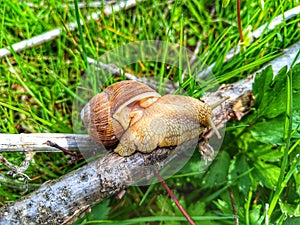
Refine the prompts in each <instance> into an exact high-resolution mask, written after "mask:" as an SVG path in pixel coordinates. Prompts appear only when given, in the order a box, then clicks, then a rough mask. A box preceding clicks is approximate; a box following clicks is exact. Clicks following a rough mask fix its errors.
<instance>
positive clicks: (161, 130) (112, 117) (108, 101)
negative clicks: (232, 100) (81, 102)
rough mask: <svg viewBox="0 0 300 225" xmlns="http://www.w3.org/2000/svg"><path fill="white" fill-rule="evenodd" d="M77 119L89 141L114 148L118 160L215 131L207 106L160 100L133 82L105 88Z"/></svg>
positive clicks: (174, 99)
mask: <svg viewBox="0 0 300 225" xmlns="http://www.w3.org/2000/svg"><path fill="white" fill-rule="evenodd" d="M81 117H82V119H83V122H84V124H85V125H86V126H87V128H88V132H89V135H90V137H91V139H92V140H93V141H95V142H98V143H102V144H104V145H105V146H107V147H111V146H116V145H117V147H116V148H115V150H114V151H115V152H116V153H118V154H119V155H120V156H129V155H132V154H133V153H134V152H135V151H140V152H143V153H150V152H152V151H153V150H155V149H156V148H157V147H168V146H176V145H179V144H181V143H183V142H185V141H187V140H190V139H192V138H194V137H197V136H199V135H201V134H202V133H203V132H204V131H205V130H206V129H207V128H208V127H213V128H215V127H214V125H213V124H212V117H213V113H212V110H211V108H210V107H209V106H208V105H207V104H205V103H203V102H201V101H199V100H197V99H195V98H192V97H187V96H182V95H165V96H160V95H159V94H158V93H157V92H155V91H154V90H153V89H151V88H150V87H148V86H146V85H144V84H141V83H139V82H136V81H121V82H118V83H115V84H113V85H111V86H109V87H108V88H106V89H105V90H104V91H103V92H101V93H100V94H98V95H96V96H95V97H93V98H92V99H91V100H90V102H89V103H88V104H87V105H86V106H85V107H84V108H83V110H82V112H81Z"/></svg>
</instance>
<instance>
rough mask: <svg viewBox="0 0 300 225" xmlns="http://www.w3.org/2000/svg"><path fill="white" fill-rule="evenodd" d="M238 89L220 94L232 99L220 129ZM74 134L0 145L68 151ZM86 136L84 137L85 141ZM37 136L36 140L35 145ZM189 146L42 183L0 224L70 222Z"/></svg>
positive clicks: (113, 160) (3, 214) (6, 210)
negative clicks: (50, 145) (51, 143)
mask: <svg viewBox="0 0 300 225" xmlns="http://www.w3.org/2000/svg"><path fill="white" fill-rule="evenodd" d="M248 83H249V82H248ZM248 89H251V88H250V87H249V88H248ZM237 90H239V89H238V87H236V86H235V85H231V86H228V88H227V92H226V93H225V92H223V91H222V94H220V95H218V96H219V99H222V98H224V97H225V96H224V95H225V94H226V96H231V97H232V98H231V103H227V104H226V105H225V107H222V109H221V110H220V109H219V110H218V111H216V112H215V114H216V118H217V119H218V120H219V123H218V124H219V126H222V124H224V123H225V122H226V121H227V120H228V119H229V118H230V117H229V116H228V115H229V114H231V115H234V114H232V112H234V109H233V106H234V101H235V100H236V97H235V96H241V95H243V92H240V91H238V93H235V92H236V91H237ZM245 90H246V89H245ZM215 99H216V98H214V99H212V100H209V101H208V102H207V103H208V104H213V103H215ZM246 105H250V104H248V103H247V104H246ZM219 108H220V107H219ZM43 135H44V137H43ZM75 136H77V135H61V136H60V135H58V134H36V135H34V134H33V135H32V136H31V135H24V134H22V135H20V137H19V138H17V136H11V137H12V138H9V135H8V136H6V140H10V144H8V145H6V146H5V147H3V146H4V145H3V143H2V150H3V149H10V148H11V147H13V148H14V150H17V149H20V148H21V147H22V145H23V146H29V148H30V149H35V147H34V146H35V145H34V143H35V144H36V151H38V150H43V151H44V150H46V148H47V146H43V143H44V142H45V141H46V140H47V139H52V140H54V139H55V140H56V141H57V142H59V143H60V144H61V145H63V146H67V148H70V146H68V143H73V139H74V137H75ZM86 137H87V136H84V135H83V136H82V138H83V139H85V138H86ZM13 138H15V140H17V143H18V144H15V145H14V144H12V142H13V141H12V140H13ZM26 138H29V139H28V140H30V141H28V140H25V141H24V139H26ZM35 138H36V141H34V139H35ZM60 138H61V139H60ZM60 140H62V141H60ZM68 140H71V141H68ZM191 141H194V140H191ZM28 143H29V144H28ZM72 146H73V147H74V146H75V148H76V145H74V144H72ZM191 146H192V145H191V144H190V142H187V143H184V144H182V145H180V146H179V147H178V148H176V150H170V149H166V148H162V149H158V150H156V151H154V152H153V153H151V154H142V153H139V152H137V153H136V154H133V155H132V156H129V157H120V156H119V155H117V154H115V153H109V154H107V155H106V156H105V157H103V158H101V159H97V160H95V161H93V162H91V163H88V164H87V165H86V166H83V167H81V168H79V169H77V170H75V171H73V172H71V173H69V174H67V175H65V176H62V177H61V178H59V179H57V180H53V181H50V182H47V183H45V184H43V185H42V186H41V187H40V188H39V189H38V190H36V191H34V192H32V193H31V194H29V195H27V196H25V197H23V198H22V199H20V200H18V201H16V202H13V203H11V204H8V205H5V206H4V207H2V208H1V209H0V224H1V225H2V224H18V225H19V224H45V223H46V222H47V223H48V224H68V223H71V222H72V221H74V220H76V218H77V216H79V215H80V214H82V213H83V212H84V211H85V210H87V209H88V208H89V207H91V206H93V205H95V204H97V203H99V202H101V201H102V200H104V199H106V198H109V197H111V196H112V195H115V194H117V193H118V192H120V191H121V190H124V189H125V188H127V187H128V186H130V185H132V184H133V183H135V182H137V181H139V180H141V179H145V178H149V179H150V178H152V177H153V176H154V174H155V173H156V172H157V171H159V170H160V169H161V168H163V167H164V166H165V165H166V164H167V163H169V162H170V161H171V160H172V159H173V158H174V157H176V156H178V154H185V151H188V149H189V148H191Z"/></svg>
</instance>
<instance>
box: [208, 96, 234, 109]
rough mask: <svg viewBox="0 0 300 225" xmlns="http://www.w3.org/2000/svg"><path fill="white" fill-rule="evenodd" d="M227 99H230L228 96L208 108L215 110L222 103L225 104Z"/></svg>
mask: <svg viewBox="0 0 300 225" xmlns="http://www.w3.org/2000/svg"><path fill="white" fill-rule="evenodd" d="M228 99H230V97H229V96H227V97H226V98H223V99H221V100H220V101H218V102H216V103H214V104H212V105H210V108H211V109H215V108H217V107H218V106H219V105H221V104H222V103H223V102H226V101H227V100H228Z"/></svg>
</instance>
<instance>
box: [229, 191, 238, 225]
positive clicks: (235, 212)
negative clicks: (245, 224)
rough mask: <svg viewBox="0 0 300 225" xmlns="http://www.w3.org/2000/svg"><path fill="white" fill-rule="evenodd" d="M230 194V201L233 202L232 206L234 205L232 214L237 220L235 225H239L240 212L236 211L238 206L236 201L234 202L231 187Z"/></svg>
mask: <svg viewBox="0 0 300 225" xmlns="http://www.w3.org/2000/svg"><path fill="white" fill-rule="evenodd" d="M228 193H229V197H230V201H231V205H232V212H233V215H235V216H236V217H235V219H234V224H235V225H239V217H238V212H237V210H236V204H235V200H234V195H233V193H232V189H231V187H228Z"/></svg>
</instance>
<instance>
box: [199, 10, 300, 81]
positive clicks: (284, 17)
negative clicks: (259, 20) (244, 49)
mask: <svg viewBox="0 0 300 225" xmlns="http://www.w3.org/2000/svg"><path fill="white" fill-rule="evenodd" d="M299 13H300V6H297V7H295V8H292V9H290V10H288V11H286V12H285V13H283V14H281V15H279V16H277V17H275V18H274V19H273V20H272V21H271V22H270V23H265V24H263V25H262V26H260V27H259V28H257V29H256V30H255V31H253V32H252V37H251V39H250V44H251V43H253V42H254V41H255V40H256V39H258V38H260V37H261V36H262V35H263V34H267V33H268V32H270V31H272V30H274V29H275V28H276V27H277V26H279V25H280V24H282V23H283V22H284V21H288V20H290V19H292V18H294V17H297V16H298V15H299ZM291 47H292V46H290V47H289V49H290V48H291ZM240 50H241V49H240V46H239V45H238V46H236V47H233V48H232V49H230V50H229V51H228V52H227V54H226V55H225V57H224V63H226V62H229V61H230V60H231V59H232V58H233V57H234V56H235V55H238V54H239V52H240ZM215 65H216V62H214V63H212V64H211V65H209V66H208V68H207V69H206V70H204V71H203V72H201V73H199V75H198V77H206V76H207V75H208V74H210V73H212V71H213V68H214V66H215Z"/></svg>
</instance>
